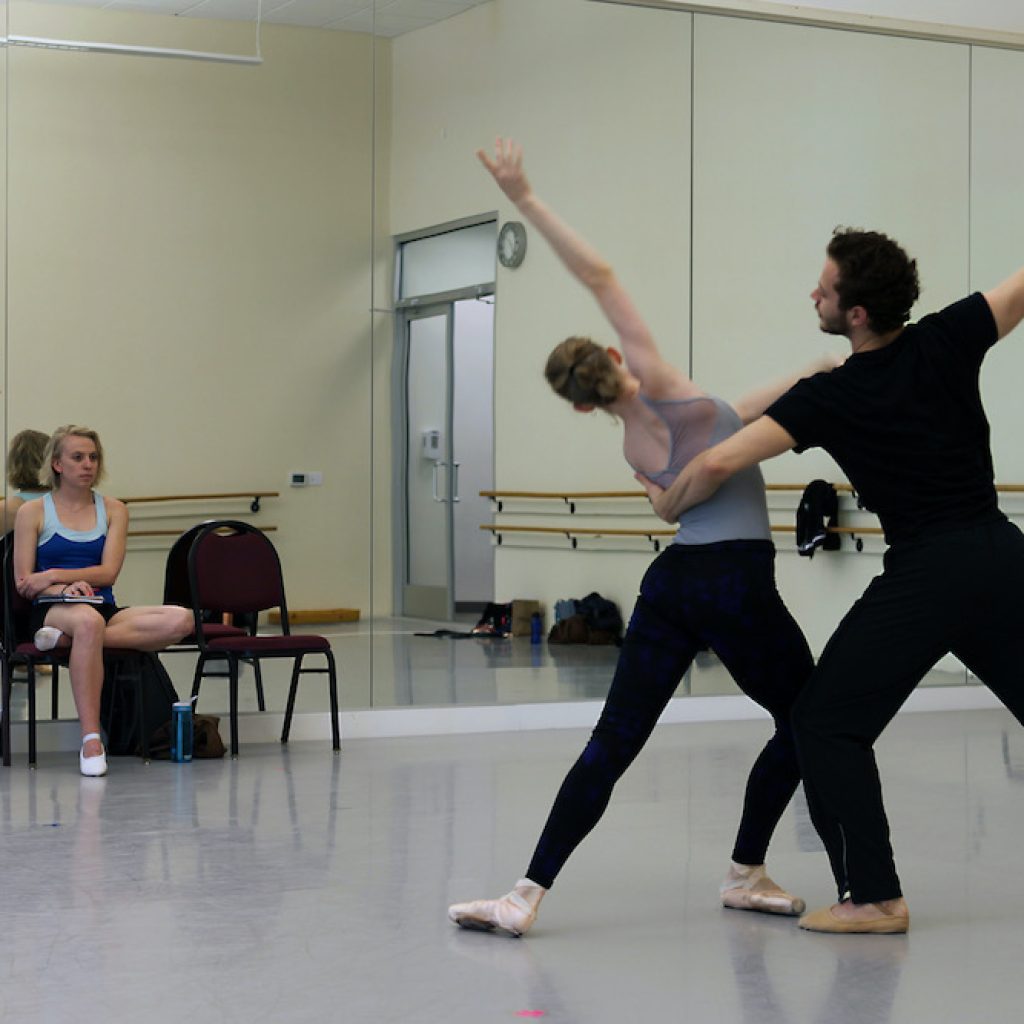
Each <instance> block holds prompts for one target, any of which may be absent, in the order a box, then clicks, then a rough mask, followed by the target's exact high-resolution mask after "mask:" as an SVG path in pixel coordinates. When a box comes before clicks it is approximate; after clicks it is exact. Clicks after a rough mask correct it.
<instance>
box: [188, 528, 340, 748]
mask: <svg viewBox="0 0 1024 1024" xmlns="http://www.w3.org/2000/svg"><path fill="white" fill-rule="evenodd" d="M188 576H189V586H190V588H191V591H192V611H193V615H194V616H195V621H196V639H197V641H198V644H199V659H198V661H197V662H196V673H195V678H194V679H193V683H192V696H193V697H197V696H198V695H199V685H200V683H201V682H202V679H203V677H204V675H207V674H209V673H208V671H207V670H206V666H207V664H208V662H210V661H211V660H214V659H221V660H223V659H225V658H226V659H227V662H228V681H229V687H230V689H229V701H230V704H229V707H230V714H231V754H232V756H233V757H236V756H237V755H238V663H239V661H242V660H246V661H249V660H251V661H253V662H255V663H258V662H259V661H260V660H261V659H263V658H291V659H292V676H291V685H290V687H289V689H288V703H287V707H286V709H285V715H284V726H283V727H282V729H281V742H282V743H287V742H288V733H289V731H290V729H291V724H292V712H293V710H294V708H295V693H296V690H297V689H298V685H299V677H300V676H301V675H303V674H305V673H310V672H313V673H319V674H326V675H327V677H328V692H329V694H330V700H331V737H332V740H333V746H334V749H335V750H340V749H341V733H340V730H339V728H338V683H337V672H336V670H335V665H334V654H333V652H332V651H331V645H330V643H328V641H327V639H326V638H325V637H322V636H317V635H314V634H295V633H292V632H291V631H290V629H289V625H288V605H287V602H286V600H285V594H284V579H283V577H282V575H281V562H280V559H279V558H278V557H277V550H276V549H275V548H274V545H273V544H272V543H271V541H270V539H269V538H268V537H267V536H266V534H264V533H263V532H262V531H260V530H258V529H256V528H255V527H254V526H250V525H249V524H248V523H240V522H236V521H234V520H221V521H219V522H210V523H206V524H205V525H204V526H203V528H202V529H201V530H200V531H199V533H198V534H197V535H196V538H195V540H194V541H193V542H192V546H191V547H190V549H189V555H188ZM203 608H217V609H220V610H221V611H224V612H228V613H230V614H232V615H236V616H240V615H256V614H258V613H259V612H262V611H268V610H270V609H275V608H276V609H278V610H279V611H280V613H281V633H280V634H277V635H259V636H248V635H243V636H222V637H207V636H206V635H204V632H203V629H202V620H201V615H202V609H203ZM311 654H315V655H323V657H324V659H325V662H326V665H325V666H324V667H322V668H321V667H313V668H306V667H303V660H304V659H305V658H306V656H307V655H311Z"/></svg>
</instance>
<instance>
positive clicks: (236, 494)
mask: <svg viewBox="0 0 1024 1024" xmlns="http://www.w3.org/2000/svg"><path fill="white" fill-rule="evenodd" d="M280 496H281V494H280V491H255V490H253V491H231V492H228V493H219V494H157V495H149V496H145V497H135V498H121V499H120V500H121V501H123V502H124V503H125V504H126V505H143V504H152V503H153V502H167V503H176V502H179V501H230V500H237V499H238V498H249V499H250V501H249V511H250V512H253V513H256V512H259V510H260V501H261V500H262V499H263V498H279V497H280Z"/></svg>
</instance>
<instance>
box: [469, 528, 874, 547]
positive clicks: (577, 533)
mask: <svg viewBox="0 0 1024 1024" xmlns="http://www.w3.org/2000/svg"><path fill="white" fill-rule="evenodd" d="M770 525H771V530H772V532H773V533H796V527H795V526H786V525H775V524H770ZM480 529H481V530H488V531H490V533H492V534H494V536H495V538H496V540H497V542H498V544H499V545H500V544H501V535H502V534H503V533H547V534H556V535H558V536H560V537H565V538H566V539H567V540H568V541H569V542H570V543H571V544H572V546H573V548H575V547H576V541H577V539H578V538H580V537H642V538H643V539H644V540H647V541H650V543H651V544H653V545H654V550H655V551H660V550H661V541H660V540H659V539H658V538H660V537H674V536H675V535H676V531H675V530H673V529H671V528H668V529H662V530H620V529H602V528H601V527H578V526H502V525H500V524H499V523H482V524H481V526H480ZM826 531H827V532H828V533H838V534H848V535H849V536H851V537H853V538H855V539H856V538H858V537H859V536H860V535H862V534H863V535H864V536H870V535H878V536H880V535H881V534H882V528H881V527H880V526H829V527H826ZM858 544H859V541H858ZM858 550H860V547H858Z"/></svg>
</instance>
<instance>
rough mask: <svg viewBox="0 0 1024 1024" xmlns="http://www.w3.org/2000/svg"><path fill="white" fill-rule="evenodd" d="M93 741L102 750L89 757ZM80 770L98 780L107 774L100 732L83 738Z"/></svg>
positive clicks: (105, 756) (105, 757)
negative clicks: (89, 745)
mask: <svg viewBox="0 0 1024 1024" xmlns="http://www.w3.org/2000/svg"><path fill="white" fill-rule="evenodd" d="M44 628H45V627H44ZM58 632H59V630H58ZM92 740H95V741H96V743H97V745H98V746H99V748H100V752H99V753H98V754H89V755H87V754H86V753H85V745H86V744H87V743H89V742H91V741H92ZM78 769H79V771H80V772H81V773H82V774H83V775H86V776H89V777H90V778H97V777H99V776H101V775H106V774H107V752H106V750H105V749H104V748H103V741H102V740H101V739H100V734H99V733H98V732H90V733H86V734H85V735H84V736H83V737H82V749H81V750H80V751H79V754H78Z"/></svg>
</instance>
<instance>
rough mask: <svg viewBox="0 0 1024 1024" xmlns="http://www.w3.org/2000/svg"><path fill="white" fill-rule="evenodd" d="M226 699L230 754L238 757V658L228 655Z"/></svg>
mask: <svg viewBox="0 0 1024 1024" xmlns="http://www.w3.org/2000/svg"><path fill="white" fill-rule="evenodd" d="M228 678H229V681H228V699H229V705H228V709H229V713H230V716H231V756H232V757H238V659H237V658H236V657H235V656H234V655H229V656H228Z"/></svg>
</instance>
